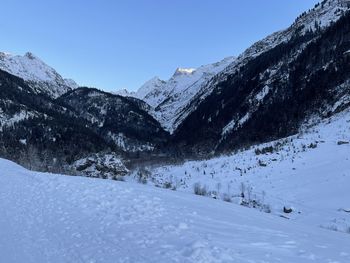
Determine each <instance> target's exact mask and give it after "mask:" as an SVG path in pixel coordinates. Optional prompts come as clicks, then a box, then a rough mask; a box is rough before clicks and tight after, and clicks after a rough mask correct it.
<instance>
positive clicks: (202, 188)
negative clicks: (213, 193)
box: [193, 183, 208, 196]
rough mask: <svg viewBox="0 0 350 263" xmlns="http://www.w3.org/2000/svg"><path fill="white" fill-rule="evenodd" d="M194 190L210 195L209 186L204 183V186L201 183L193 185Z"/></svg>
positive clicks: (199, 193) (198, 193)
mask: <svg viewBox="0 0 350 263" xmlns="http://www.w3.org/2000/svg"><path fill="white" fill-rule="evenodd" d="M193 191H194V193H195V194H196V195H203V196H206V195H208V191H207V187H206V186H205V185H204V186H202V185H201V184H200V183H195V184H194V186H193Z"/></svg>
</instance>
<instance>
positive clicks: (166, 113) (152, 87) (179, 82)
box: [117, 57, 235, 133]
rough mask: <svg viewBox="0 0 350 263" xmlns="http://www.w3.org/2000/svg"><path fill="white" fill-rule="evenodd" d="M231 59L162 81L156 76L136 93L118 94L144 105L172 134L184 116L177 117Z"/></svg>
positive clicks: (183, 72) (123, 92)
mask: <svg viewBox="0 0 350 263" xmlns="http://www.w3.org/2000/svg"><path fill="white" fill-rule="evenodd" d="M234 60H235V58H234V57H228V58H225V59H223V60H222V61H220V62H217V63H213V64H209V65H205V66H201V67H199V68H197V69H193V68H178V69H176V71H175V73H174V75H173V76H172V77H171V78H170V79H169V80H168V81H164V80H161V79H159V78H158V77H155V78H152V79H151V80H149V81H147V82H146V83H145V84H144V85H143V86H142V87H141V88H139V89H138V90H137V91H136V92H130V93H129V92H127V91H125V90H121V91H118V92H117V94H120V95H122V96H131V97H135V98H139V99H141V100H143V101H145V102H147V103H148V104H149V105H150V106H151V107H152V108H151V110H150V113H151V114H152V115H153V116H154V117H155V118H156V119H157V120H158V121H159V122H160V123H161V125H162V126H163V128H165V130H167V131H169V132H170V133H172V132H173V131H174V130H175V129H176V127H177V126H178V125H179V124H180V123H181V120H182V119H183V118H185V117H186V115H184V114H181V113H182V110H183V108H184V107H186V106H188V104H189V102H190V101H191V99H192V98H193V97H194V96H195V95H196V94H197V93H198V91H199V90H200V89H201V88H202V86H203V85H204V84H205V83H206V82H207V81H209V80H210V79H211V78H212V77H213V76H215V75H216V74H217V73H219V72H220V71H222V70H224V69H225V68H226V67H227V66H228V65H230V64H231V63H232V62H233V61H234Z"/></svg>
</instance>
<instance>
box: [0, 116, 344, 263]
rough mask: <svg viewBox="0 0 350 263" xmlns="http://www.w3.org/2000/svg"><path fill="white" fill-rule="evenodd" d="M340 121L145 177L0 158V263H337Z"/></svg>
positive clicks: (340, 248) (340, 246) (340, 252)
mask: <svg viewBox="0 0 350 263" xmlns="http://www.w3.org/2000/svg"><path fill="white" fill-rule="evenodd" d="M349 128H350V114H349V112H344V113H341V114H338V115H336V116H334V117H331V118H330V119H327V120H325V121H324V122H322V123H320V124H318V125H317V126H310V127H309V128H306V130H304V131H303V133H301V134H299V136H294V137H290V138H286V139H285V140H281V141H275V142H271V143H270V144H266V145H258V146H256V147H254V148H252V149H249V150H246V151H242V152H240V153H237V154H233V155H230V156H225V157H220V158H215V159H212V160H205V161H193V162H186V163H185V164H183V165H177V166H164V167H158V168H155V169H153V170H152V171H151V176H150V177H149V182H150V184H157V186H158V187H157V188H155V187H153V186H151V185H150V184H148V185H141V184H136V183H135V182H134V181H133V180H132V177H128V176H125V177H126V178H125V180H126V182H118V181H111V180H94V179H90V178H83V177H72V176H63V175H55V174H47V173H46V174H44V173H38V172H31V171H28V170H25V169H24V168H22V167H20V166H18V165H16V164H14V163H12V162H10V161H7V160H4V159H0V170H1V174H0V200H1V202H0V211H3V212H2V215H1V217H0V232H1V235H0V250H1V253H0V262H23V260H24V259H25V262H28V263H32V262H33V263H34V262H35V263H41V262H53V263H55V262H57V263H58V262H106V263H108V262H142V263H146V262H174V263H175V262H186V263H191V262H208V263H209V262H210V263H222V262H227V263H229V262H240V263H248V262H250V263H259V262H269V263H274V262H288V263H289V262H290V263H292V262H301V263H309V262H310V263H311V262H320V263H329V262H339V263H348V262H349V261H350V253H349V247H350V238H349V237H350V235H349V233H350V207H349V202H348V201H349V198H350V192H349V190H348V186H349V184H350V176H349V175H350V160H349V154H348V153H349V150H350V144H348V142H349V140H350V137H349ZM270 147H271V148H272V150H270ZM264 149H265V150H264ZM266 149H267V150H266ZM330 152H331V153H332V154H329V153H330ZM84 167H85V166H84ZM168 183H172V186H177V188H174V189H173V190H177V191H171V190H169V189H164V188H167V187H166V186H167V185H168ZM195 185H199V186H200V187H201V188H203V189H204V190H205V191H204V190H203V191H202V192H200V193H201V194H202V195H205V196H197V195H194V194H193V191H194V189H196V188H195V187H194V186H195ZM161 187H164V188H163V189H162V188H161ZM242 193H243V195H242ZM223 201H225V202H223ZM261 203H263V204H266V207H268V208H269V209H270V210H269V211H266V212H269V213H264V212H261V211H259V210H260V204H261ZM248 207H250V209H248ZM254 208H255V209H254ZM284 208H286V209H284ZM289 211H290V212H289ZM287 212H288V213H287Z"/></svg>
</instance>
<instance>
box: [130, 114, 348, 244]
mask: <svg viewBox="0 0 350 263" xmlns="http://www.w3.org/2000/svg"><path fill="white" fill-rule="evenodd" d="M305 127H307V128H303V130H302V132H301V133H300V134H298V135H295V136H292V137H289V138H285V139H282V140H278V141H274V142H271V143H267V144H264V145H258V146H255V147H253V148H251V149H249V150H244V151H242V152H238V153H235V154H232V155H229V156H222V157H219V158H214V159H210V160H206V161H190V162H185V163H184V164H181V165H170V166H160V167H155V168H153V169H150V171H149V173H150V175H149V182H150V184H154V185H156V186H158V187H167V188H176V189H177V190H178V191H184V192H189V193H192V194H193V193H194V186H195V185H196V184H197V185H200V187H201V188H202V189H205V192H206V195H207V196H208V197H212V198H216V199H221V200H229V201H231V202H233V203H235V204H245V205H246V206H249V207H254V206H255V208H257V209H258V210H263V211H266V210H270V212H271V213H272V214H275V215H284V216H287V217H288V218H290V219H291V220H293V221H296V222H301V223H303V224H307V225H310V226H313V227H321V228H326V229H331V230H335V231H339V232H345V233H348V234H350V213H349V212H348V213H347V212H345V210H346V211H350V192H349V185H350V111H346V112H343V113H339V114H338V115H336V116H334V117H332V118H330V119H326V120H323V121H321V122H320V123H319V124H316V125H312V124H307V125H305ZM135 176H136V174H135ZM242 184H243V185H244V189H243V190H242ZM242 192H243V193H244V198H242ZM284 206H286V207H292V209H293V210H294V212H293V213H291V214H288V215H286V214H284V213H283V207H284ZM349 238H350V236H349ZM349 240H350V239H349Z"/></svg>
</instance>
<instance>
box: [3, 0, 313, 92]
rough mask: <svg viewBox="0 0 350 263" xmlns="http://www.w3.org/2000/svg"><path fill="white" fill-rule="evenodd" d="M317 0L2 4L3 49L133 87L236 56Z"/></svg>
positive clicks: (82, 78) (83, 76)
mask: <svg viewBox="0 0 350 263" xmlns="http://www.w3.org/2000/svg"><path fill="white" fill-rule="evenodd" d="M317 2H318V0H298V1H296V0H264V1H263V0H186V1H185V0H174V1H169V0H115V1H114V0H55V1H54V0H25V1H24V0H2V1H1V18H0V27H1V37H0V38H1V42H0V50H1V51H7V52H10V53H14V54H24V53H25V52H26V51H31V52H33V53H34V54H35V55H37V56H38V57H40V58H42V59H43V60H44V61H45V62H46V63H47V64H49V65H51V66H53V67H54V68H55V69H56V70H57V71H58V72H59V73H61V74H62V75H63V76H64V77H69V78H73V79H75V80H76V81H77V82H78V83H79V84H81V85H88V86H94V87H98V88H100V89H104V90H110V91H111V90H117V89H120V88H128V89H130V90H134V89H137V88H138V87H139V86H140V85H142V84H143V83H144V82H145V81H146V80H148V79H150V78H152V77H153V76H159V77H161V78H163V79H168V78H169V77H170V76H171V75H172V73H173V72H174V71H175V69H176V68H177V67H198V66H200V65H203V64H207V63H211V62H216V61H219V60H221V59H222V58H224V57H227V56H232V55H239V54H240V53H241V52H242V51H244V49H245V48H247V47H249V45H251V44H252V43H253V42H255V41H257V40H259V39H261V38H263V37H265V36H266V35H268V34H270V33H272V32H274V31H277V30H280V29H283V28H285V27H287V26H288V25H290V24H291V23H292V22H293V21H294V19H295V18H296V17H297V16H298V15H299V14H300V13H302V12H303V11H305V10H307V9H309V8H311V7H313V6H314V5H315V4H316V3H317Z"/></svg>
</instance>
